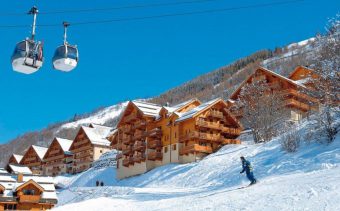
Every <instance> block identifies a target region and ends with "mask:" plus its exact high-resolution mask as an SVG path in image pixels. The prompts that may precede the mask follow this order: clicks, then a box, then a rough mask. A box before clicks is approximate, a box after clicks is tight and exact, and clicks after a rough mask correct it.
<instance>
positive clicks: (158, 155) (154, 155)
mask: <svg viewBox="0 0 340 211" xmlns="http://www.w3.org/2000/svg"><path fill="white" fill-rule="evenodd" d="M162 159H163V153H161V152H149V154H148V160H152V161H155V160H162Z"/></svg>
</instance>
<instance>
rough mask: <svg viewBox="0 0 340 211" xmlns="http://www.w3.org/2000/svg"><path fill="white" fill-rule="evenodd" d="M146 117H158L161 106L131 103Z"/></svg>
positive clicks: (137, 102) (140, 102) (138, 102)
mask: <svg viewBox="0 0 340 211" xmlns="http://www.w3.org/2000/svg"><path fill="white" fill-rule="evenodd" d="M131 102H132V103H133V104H134V105H135V106H136V107H137V108H138V109H139V110H140V111H141V112H142V113H143V114H144V115H147V116H152V117H157V115H158V113H159V111H160V110H161V108H162V107H161V106H160V105H157V104H153V103H147V102H142V101H137V100H136V101H131Z"/></svg>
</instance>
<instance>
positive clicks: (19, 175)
mask: <svg viewBox="0 0 340 211" xmlns="http://www.w3.org/2000/svg"><path fill="white" fill-rule="evenodd" d="M23 181H24V175H23V174H22V173H18V182H23Z"/></svg>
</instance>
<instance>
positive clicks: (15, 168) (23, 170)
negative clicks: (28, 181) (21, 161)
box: [8, 164, 32, 174]
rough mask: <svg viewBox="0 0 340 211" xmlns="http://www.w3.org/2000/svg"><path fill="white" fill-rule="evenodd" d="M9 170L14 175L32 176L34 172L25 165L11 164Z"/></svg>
mask: <svg viewBox="0 0 340 211" xmlns="http://www.w3.org/2000/svg"><path fill="white" fill-rule="evenodd" d="M8 166H9V168H10V169H11V170H12V173H14V174H19V173H21V174H32V171H31V169H30V168H28V167H27V166H23V165H16V164H9V165H8Z"/></svg>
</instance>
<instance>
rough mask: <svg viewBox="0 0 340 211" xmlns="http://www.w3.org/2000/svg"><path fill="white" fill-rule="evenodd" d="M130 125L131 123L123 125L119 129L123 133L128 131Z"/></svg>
mask: <svg viewBox="0 0 340 211" xmlns="http://www.w3.org/2000/svg"><path fill="white" fill-rule="evenodd" d="M131 128H132V126H131V125H124V126H123V127H121V130H122V132H123V133H128V132H129V131H130V130H131Z"/></svg>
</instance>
